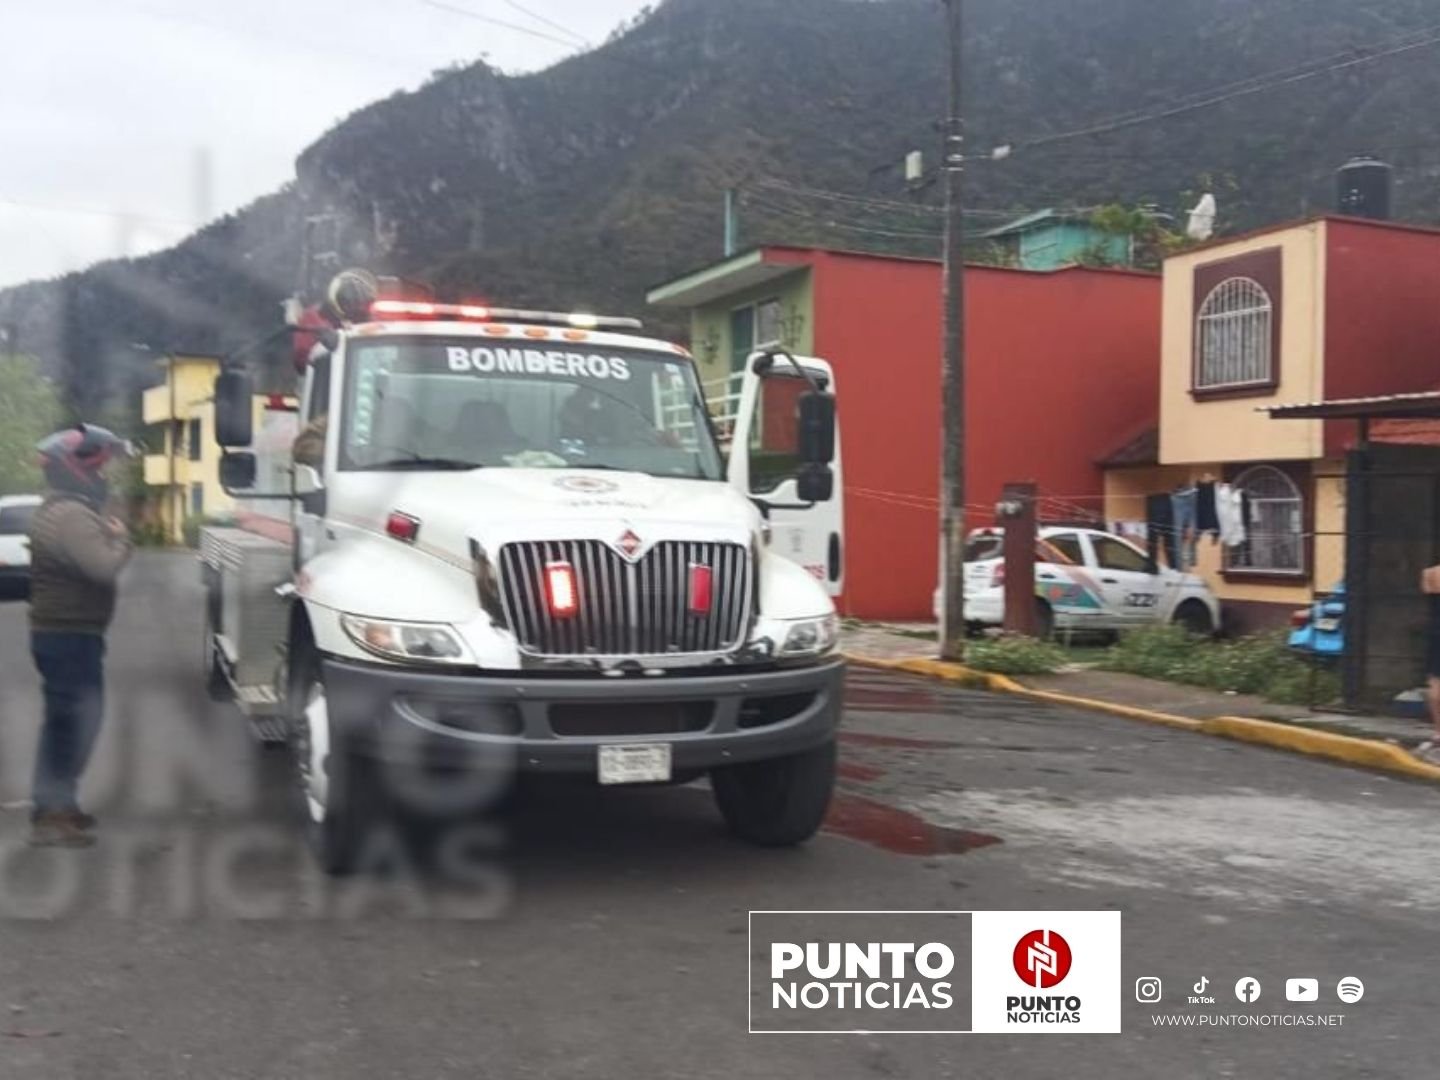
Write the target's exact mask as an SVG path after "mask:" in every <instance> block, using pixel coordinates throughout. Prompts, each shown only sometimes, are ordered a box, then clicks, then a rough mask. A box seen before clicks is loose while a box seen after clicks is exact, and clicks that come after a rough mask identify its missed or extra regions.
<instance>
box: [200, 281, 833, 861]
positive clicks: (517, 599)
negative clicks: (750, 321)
mask: <svg viewBox="0 0 1440 1080" xmlns="http://www.w3.org/2000/svg"><path fill="white" fill-rule="evenodd" d="M372 280H373V279H372ZM357 281H360V282H361V283H362V287H359V288H357V287H355V286H356V282H357ZM365 281H366V279H364V278H362V277H361V276H360V275H353V274H352V275H351V276H350V278H349V280H348V281H347V282H344V283H342V285H343V286H344V287H342V288H340V289H338V290H333V291H332V297H338V299H337V300H336V306H337V307H338V308H339V309H340V310H341V311H342V312H343V317H341V318H339V319H337V320H336V325H335V326H334V328H333V329H328V330H324V331H321V332H319V333H317V334H316V337H317V339H318V340H317V343H316V344H315V346H314V347H313V349H311V350H310V351H309V353H308V355H307V356H306V358H305V362H304V365H303V367H304V371H303V388H302V392H301V396H300V407H299V416H298V418H297V420H298V426H299V430H298V434H297V435H296V436H295V437H294V439H293V442H291V444H290V445H289V447H288V448H287V449H288V451H289V453H288V455H286V457H287V460H285V461H284V462H283V463H281V464H279V465H278V466H277V464H276V462H275V460H274V451H275V447H274V445H273V439H272V445H271V446H270V447H269V451H268V453H267V452H266V449H265V447H263V446H262V445H261V444H260V443H257V442H256V441H255V438H254V436H255V433H254V430H253V429H254V424H253V413H252V404H251V403H252V396H253V378H252V376H251V375H250V374H249V373H248V372H247V371H246V370H245V369H244V368H241V367H238V366H237V367H231V368H229V369H227V370H226V371H224V372H222V374H221V375H220V376H219V378H218V380H217V385H216V433H217V439H218V440H219V442H220V443H221V445H222V446H223V447H225V448H226V454H225V456H224V458H223V459H222V463H221V470H222V479H223V480H224V482H225V485H226V487H227V489H228V490H230V491H231V493H232V494H234V495H235V496H236V497H237V498H239V499H241V500H242V503H241V505H242V506H243V507H245V508H246V511H245V512H242V514H241V515H240V516H239V519H238V524H237V526H235V527H207V528H206V529H204V530H203V532H202V538H201V552H202V556H201V557H202V572H203V576H204V580H205V584H206V590H207V613H208V619H209V628H208V630H207V640H208V641H209V642H210V646H209V648H208V652H207V655H208V657H209V668H210V670H209V672H208V679H209V686H210V690H211V693H212V694H214V695H215V696H231V697H233V698H234V700H235V701H236V702H237V704H238V705H239V706H240V708H241V710H242V711H244V712H246V713H248V714H249V715H250V716H252V718H254V720H255V721H256V724H257V727H258V728H259V730H260V732H261V734H262V735H263V736H265V737H267V738H270V739H273V740H281V739H283V740H284V741H286V742H287V743H289V745H290V747H291V749H292V752H293V754H294V756H295V761H296V770H295V772H296V777H297V782H298V784H299V787H300V791H301V794H302V796H303V799H302V800H301V801H302V802H303V805H304V806H305V808H306V816H307V822H306V824H307V833H308V836H309V838H310V840H311V843H312V847H313V849H314V851H315V853H316V855H317V857H318V858H319V860H320V862H321V863H322V865H324V866H325V867H326V868H327V869H328V870H330V871H332V872H344V871H346V870H349V869H351V868H353V867H354V866H355V864H356V862H357V859H359V857H360V855H361V852H362V851H363V849H364V846H365V844H366V841H367V838H368V837H369V836H370V835H372V834H373V832H374V831H375V830H376V828H377V827H378V826H379V825H380V824H381V823H382V822H383V821H384V820H385V818H386V816H387V815H388V814H390V813H392V812H395V811H397V810H398V811H401V812H405V811H408V810H416V811H418V812H421V813H437V812H443V813H447V814H448V813H458V812H464V811H465V810H467V809H475V807H473V806H467V805H465V804H466V798H465V796H467V795H474V794H476V793H478V792H481V791H482V790H485V789H486V784H485V783H480V782H478V781H477V778H481V779H486V780H487V781H488V782H493V781H494V779H495V777H497V776H503V777H505V778H506V780H507V782H508V781H513V779H514V778H515V777H517V776H518V775H520V774H524V773H556V774H569V775H573V776H579V777H584V778H589V779H590V780H591V781H592V782H596V781H598V782H599V783H600V784H629V783H675V782H685V781H687V780H692V779H695V778H697V777H699V776H701V775H705V774H708V775H709V777H710V780H711V785H712V788H713V790H714V793H715V798H716V801H717V804H718V807H719V810H720V812H721V814H722V816H723V817H724V819H725V821H726V822H727V824H728V825H729V827H730V828H731V830H732V831H733V832H734V833H735V834H736V835H738V836H739V837H741V838H743V839H745V840H748V841H751V842H755V843H759V844H765V845H789V844H795V843H799V842H801V841H803V840H806V839H808V838H809V837H810V836H811V835H813V834H814V832H815V831H816V830H817V829H818V827H819V825H820V823H821V820H822V818H823V816H824V813H825V810H826V807H827V805H828V802H829V799H830V794H831V791H832V788H833V785H834V778H835V738H836V729H837V725H838V724H839V722H840V716H841V686H842V678H843V662H842V661H841V660H840V659H839V658H838V656H837V655H836V653H835V648H836V632H837V622H836V615H835V608H834V605H833V601H832V599H831V597H832V595H833V594H835V593H838V591H839V589H840V586H841V584H842V580H843V579H842V571H841V559H842V507H841V499H840V497H839V491H840V484H839V483H838V481H839V473H840V469H841V460H840V454H839V450H838V442H837V431H836V414H835V397H834V394H835V379H834V373H833V372H832V371H831V369H830V367H829V365H827V364H826V363H825V362H824V361H822V360H819V359H815V358H809V357H794V356H791V355H790V354H789V353H787V352H785V351H784V350H781V349H779V348H778V347H777V348H762V349H761V350H759V351H757V352H756V353H754V354H752V355H751V356H750V357H749V359H748V361H747V363H746V366H745V369H744V373H743V379H742V387H741V390H740V401H739V407H738V410H737V413H736V418H735V421H734V430H733V438H732V439H731V441H730V447H729V453H728V460H727V458H726V457H725V456H724V455H722V451H721V448H720V446H719V444H718V443H717V440H716V438H715V432H714V428H713V425H712V423H711V417H710V415H709V413H708V411H707V408H706V406H705V403H704V401H703V398H702V395H701V390H700V383H699V379H698V377H697V374H696V369H695V365H694V362H693V360H692V359H691V357H690V355H689V354H688V353H687V352H686V351H685V350H684V349H683V348H681V347H679V346H677V345H673V344H670V343H667V342H663V341H658V340H655V339H652V338H648V337H644V336H641V335H640V334H639V333H638V332H637V331H638V329H639V327H638V324H637V323H635V322H634V321H633V320H612V319H604V318H599V317H596V316H591V315H566V314H551V313H545V312H533V311H510V310H501V309H495V308H489V307H485V306H482V305H472V304H453V305H452V304H438V303H434V302H433V301H430V300H425V299H421V300H416V299H413V298H404V297H401V298H394V297H386V296H384V295H383V294H381V293H379V292H377V291H376V290H375V289H374V288H373V287H371V286H369V285H366V284H365ZM309 329H310V330H311V332H314V327H313V326H312V327H310V328H309ZM261 443H263V440H261ZM262 464H263V465H265V466H266V468H265V470H264V471H267V472H269V473H270V474H271V475H272V476H274V475H280V476H284V477H285V478H286V481H287V482H286V483H285V484H284V485H283V486H282V487H281V488H280V489H279V490H275V489H274V488H273V487H272V489H271V490H263V489H261V488H259V487H257V486H256V475H257V473H258V472H260V471H262V470H261V465H262ZM247 498H248V500H250V501H246V500H247ZM457 793H458V795H459V797H457ZM407 803H409V804H419V805H409V806H407V805H406V804H407Z"/></svg>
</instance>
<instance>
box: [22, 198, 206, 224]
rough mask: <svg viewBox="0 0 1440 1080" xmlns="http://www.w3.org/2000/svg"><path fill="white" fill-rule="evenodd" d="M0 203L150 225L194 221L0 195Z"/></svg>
mask: <svg viewBox="0 0 1440 1080" xmlns="http://www.w3.org/2000/svg"><path fill="white" fill-rule="evenodd" d="M0 205H4V206H15V207H19V208H20V209H22V210H40V211H43V212H45V213H49V214H84V215H88V216H91V217H107V218H117V219H118V218H125V219H128V220H131V221H139V222H145V223H147V224H151V225H175V226H179V227H181V228H185V229H193V228H195V222H193V221H185V220H182V219H180V218H167V217H156V216H154V215H151V214H133V213H130V212H129V211H127V210H102V209H100V208H99V207H94V206H64V205H61V204H59V203H41V202H27V201H23V200H21V199H10V198H6V197H5V196H3V195H0Z"/></svg>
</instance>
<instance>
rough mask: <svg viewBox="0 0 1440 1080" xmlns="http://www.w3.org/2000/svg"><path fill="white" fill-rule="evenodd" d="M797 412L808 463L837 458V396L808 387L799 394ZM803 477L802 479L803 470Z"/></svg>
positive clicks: (802, 451) (803, 457)
mask: <svg viewBox="0 0 1440 1080" xmlns="http://www.w3.org/2000/svg"><path fill="white" fill-rule="evenodd" d="M797 412H798V417H797V419H798V421H799V432H798V438H797V441H798V443H799V447H798V449H799V451H800V460H801V461H802V462H804V463H805V464H806V465H829V464H830V463H831V462H832V461H834V460H835V399H834V398H833V397H832V396H831V395H829V394H826V393H822V392H819V391H815V390H807V391H806V392H805V393H803V394H801V395H800V402H799V405H798V406H797ZM826 471H827V472H828V470H826ZM801 476H802V478H803V476H804V473H803V472H802V473H801ZM833 484H834V479H833V477H832V479H831V485H832V486H833ZM829 497H830V496H829V495H826V496H825V498H827V499H828V498H829ZM807 501H811V502H813V501H822V502H823V501H824V500H807Z"/></svg>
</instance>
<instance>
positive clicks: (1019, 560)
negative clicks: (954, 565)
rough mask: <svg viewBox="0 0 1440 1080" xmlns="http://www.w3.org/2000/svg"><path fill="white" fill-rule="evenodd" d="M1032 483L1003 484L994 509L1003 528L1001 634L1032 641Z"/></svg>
mask: <svg viewBox="0 0 1440 1080" xmlns="http://www.w3.org/2000/svg"><path fill="white" fill-rule="evenodd" d="M1036 490H1037V489H1036V485H1035V484H1033V483H1010V484H1006V485H1005V488H1004V490H1003V491H1002V492H1001V495H1000V504H999V505H998V506H997V507H996V508H995V510H996V513H995V518H996V521H997V522H998V523H999V524H1000V525H1003V526H1004V528H1005V546H1004V551H1003V554H1004V557H1005V632H1006V633H1007V634H1024V635H1026V636H1027V637H1034V636H1035V633H1036V625H1035V541H1036V538H1037V533H1036V526H1035V495H1036Z"/></svg>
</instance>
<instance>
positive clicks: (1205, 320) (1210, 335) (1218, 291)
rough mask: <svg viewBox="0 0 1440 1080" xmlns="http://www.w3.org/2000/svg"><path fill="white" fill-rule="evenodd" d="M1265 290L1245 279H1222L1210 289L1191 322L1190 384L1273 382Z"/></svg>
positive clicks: (1210, 386) (1270, 313)
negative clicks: (1192, 371)
mask: <svg viewBox="0 0 1440 1080" xmlns="http://www.w3.org/2000/svg"><path fill="white" fill-rule="evenodd" d="M1273 318H1274V307H1273V305H1272V304H1271V303H1270V294H1269V293H1268V292H1266V291H1265V289H1264V287H1263V286H1261V284H1260V283H1259V282H1258V281H1255V280H1254V279H1253V278H1248V277H1232V278H1226V279H1225V280H1224V281H1222V282H1220V284H1219V285H1216V286H1215V288H1213V289H1211V290H1210V295H1209V296H1207V297H1205V302H1204V303H1203V304H1201V305H1200V314H1199V315H1198V316H1196V320H1195V339H1196V342H1197V347H1196V364H1195V388H1196V389H1197V390H1217V389H1224V388H1226V387H1231V386H1236V387H1244V386H1257V385H1264V384H1265V383H1268V382H1272V381H1274V378H1275V358H1274V356H1272V355H1271V352H1272V349H1271V342H1272V341H1273V337H1272V334H1271V325H1272V324H1271V320H1272V319H1273Z"/></svg>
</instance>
